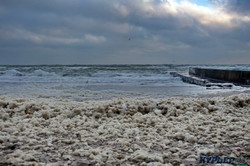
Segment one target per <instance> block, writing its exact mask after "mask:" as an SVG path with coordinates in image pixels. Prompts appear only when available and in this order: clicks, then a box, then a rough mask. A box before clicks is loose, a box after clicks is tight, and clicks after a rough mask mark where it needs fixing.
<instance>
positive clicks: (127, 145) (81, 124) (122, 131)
mask: <svg viewBox="0 0 250 166" xmlns="http://www.w3.org/2000/svg"><path fill="white" fill-rule="evenodd" d="M0 111H1V113H0V118H1V120H0V123H1V124H0V133H1V134H0V163H1V165H8V164H9V165H152V166H153V165H169V166H171V165H173V166H174V165H181V164H182V165H201V163H199V162H200V157H201V156H221V157H223V156H224V157H234V158H235V161H234V163H237V164H240V163H241V164H245V163H249V161H250V149H249V148H250V133H249V131H250V125H249V124H250V118H249V117H250V94H249V93H240V94H234V95H231V96H224V97H201V98H199V97H168V98H145V99H140V98H136V97H134V98H132V97H130V98H117V99H111V100H101V101H94V100H88V101H74V100H70V99H64V98H62V99H57V98H39V97H32V98H22V97H13V96H12V97H9V96H4V95H1V97H0Z"/></svg>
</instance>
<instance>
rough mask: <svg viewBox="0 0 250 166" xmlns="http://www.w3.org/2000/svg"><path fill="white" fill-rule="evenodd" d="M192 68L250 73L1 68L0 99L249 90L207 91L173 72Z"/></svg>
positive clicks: (164, 67) (243, 67)
mask: <svg viewBox="0 0 250 166" xmlns="http://www.w3.org/2000/svg"><path fill="white" fill-rule="evenodd" d="M189 67H202V68H216V69H232V70H246V71H250V65H174V64H163V65H1V66H0V96H10V97H11V96H13V97H14V96H15V97H29V98H30V97H31V98H32V97H39V98H57V99H70V100H76V101H84V100H109V99H115V98H131V97H136V98H165V97H176V96H199V95H206V94H216V93H220V94H221V93H224V92H226V93H228V92H242V91H246V90H248V88H246V87H239V86H234V87H233V88H232V89H206V87H201V86H197V85H193V84H188V83H184V82H182V80H181V79H180V78H178V77H173V76H172V75H171V74H170V73H171V72H188V69H189Z"/></svg>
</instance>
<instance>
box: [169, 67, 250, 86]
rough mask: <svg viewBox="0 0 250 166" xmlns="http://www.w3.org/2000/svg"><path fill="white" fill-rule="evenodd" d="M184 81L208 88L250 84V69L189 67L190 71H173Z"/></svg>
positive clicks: (173, 73)
mask: <svg viewBox="0 0 250 166" xmlns="http://www.w3.org/2000/svg"><path fill="white" fill-rule="evenodd" d="M170 74H171V75H173V76H174V77H180V78H181V79H182V81H183V82H187V83H190V84H196V85H200V86H206V87H207V88H208V89H214V88H215V89H217V88H222V89H225V88H232V87H233V85H234V84H235V85H241V86H249V85H250V71H237V70H219V69H202V68H189V72H188V73H178V72H171V73H170Z"/></svg>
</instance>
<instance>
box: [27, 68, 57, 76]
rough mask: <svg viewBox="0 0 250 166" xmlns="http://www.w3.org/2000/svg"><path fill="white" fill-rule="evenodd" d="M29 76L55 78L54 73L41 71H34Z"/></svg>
mask: <svg viewBox="0 0 250 166" xmlns="http://www.w3.org/2000/svg"><path fill="white" fill-rule="evenodd" d="M29 76H37V77H44V76H56V73H54V72H51V73H50V72H46V71H43V70H41V69H38V70H35V71H34V72H33V73H31V74H29Z"/></svg>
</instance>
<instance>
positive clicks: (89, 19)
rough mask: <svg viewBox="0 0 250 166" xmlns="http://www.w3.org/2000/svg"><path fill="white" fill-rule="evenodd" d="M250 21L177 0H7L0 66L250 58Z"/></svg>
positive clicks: (1, 16) (1, 9)
mask: <svg viewBox="0 0 250 166" xmlns="http://www.w3.org/2000/svg"><path fill="white" fill-rule="evenodd" d="M225 2H226V1H225ZM235 2H236V1H235ZM232 4H233V3H232ZM231 6H232V5H231ZM227 8H228V9H230V10H234V11H237V12H238V10H239V11H242V12H243V11H244V10H246V9H243V7H241V8H242V9H237V10H236V8H235V9H231V8H230V4H229V3H227ZM211 13H212V14H211ZM238 13H240V12H238ZM231 17H232V18H231ZM249 22H250V20H249V21H248V18H247V17H246V18H241V15H240V14H238V16H237V17H236V16H231V15H230V13H219V14H218V13H217V14H213V11H212V9H207V8H201V7H199V6H197V5H192V4H191V3H181V4H180V3H177V2H174V1H173V0H171V1H162V0H152V1H150V0H84V1H82V0H71V1H68V0H54V1H49V0H43V1H33V0H22V2H21V1H20V0H11V1H10V0H2V1H1V5H0V23H1V24H0V58H1V59H2V60H1V62H0V63H1V64H11V63H14V64H18V63H19V64H30V63H31V64H37V63H48V64H52V63H62V64H65V63H86V64H90V63H105V64H106V63H112V64H113V63H173V62H176V63H213V62H215V63H224V62H225V61H226V60H228V59H231V61H233V59H240V58H239V57H242V58H241V59H244V61H243V60H242V62H247V63H250V61H249V60H248V61H246V60H245V59H246V57H247V55H248V52H249V51H250V48H249V47H250V37H249V34H250V30H249V29H250V28H249V26H250V25H249ZM234 52H235V53H237V55H236V54H233V53H234ZM229 56H230V58H229ZM225 63H226V62H225ZM237 63H238V62H237Z"/></svg>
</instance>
